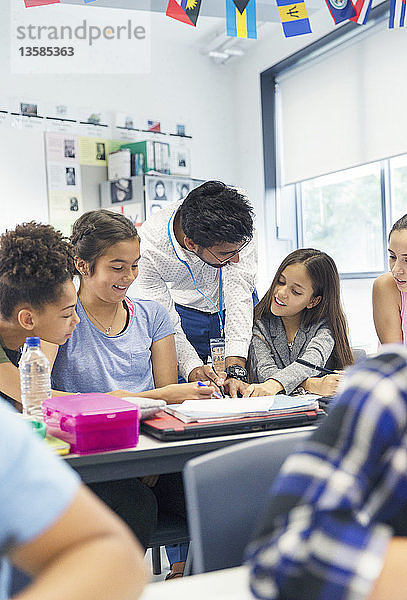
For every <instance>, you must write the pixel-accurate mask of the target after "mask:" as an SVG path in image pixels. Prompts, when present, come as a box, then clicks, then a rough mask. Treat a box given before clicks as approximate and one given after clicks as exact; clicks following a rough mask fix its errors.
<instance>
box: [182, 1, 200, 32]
mask: <svg viewBox="0 0 407 600" xmlns="http://www.w3.org/2000/svg"><path fill="white" fill-rule="evenodd" d="M181 8H182V9H183V10H184V11H185V14H186V15H187V17H189V19H190V21H191V23H192V25H195V26H196V22H197V20H198V16H199V11H200V9H201V0H181Z"/></svg>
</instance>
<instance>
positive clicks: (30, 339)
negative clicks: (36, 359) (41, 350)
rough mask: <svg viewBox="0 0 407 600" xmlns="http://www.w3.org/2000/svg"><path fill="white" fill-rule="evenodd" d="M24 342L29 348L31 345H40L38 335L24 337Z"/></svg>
mask: <svg viewBox="0 0 407 600" xmlns="http://www.w3.org/2000/svg"><path fill="white" fill-rule="evenodd" d="M25 343H26V344H27V346H28V347H29V348H31V347H33V346H38V347H39V346H40V338H39V337H26V338H25Z"/></svg>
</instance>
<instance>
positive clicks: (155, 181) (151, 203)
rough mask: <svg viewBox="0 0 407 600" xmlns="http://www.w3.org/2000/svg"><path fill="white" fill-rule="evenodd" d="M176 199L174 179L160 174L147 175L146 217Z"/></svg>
mask: <svg viewBox="0 0 407 600" xmlns="http://www.w3.org/2000/svg"><path fill="white" fill-rule="evenodd" d="M175 199H176V198H175V197H174V181H173V180H172V179H169V178H167V177H160V176H159V175H157V176H154V175H151V176H149V177H146V218H147V217H148V216H149V215H151V214H153V213H155V212H157V211H158V210H160V209H161V208H164V206H166V205H167V204H168V203H169V202H173V200H175Z"/></svg>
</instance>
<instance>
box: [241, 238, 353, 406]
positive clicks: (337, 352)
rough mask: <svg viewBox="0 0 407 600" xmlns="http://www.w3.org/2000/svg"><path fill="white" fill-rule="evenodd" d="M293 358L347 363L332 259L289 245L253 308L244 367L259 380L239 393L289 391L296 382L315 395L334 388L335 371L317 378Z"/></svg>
mask: <svg viewBox="0 0 407 600" xmlns="http://www.w3.org/2000/svg"><path fill="white" fill-rule="evenodd" d="M297 358H302V359H303V360H306V361H308V362H309V363H311V364H314V365H317V366H319V367H325V366H327V367H328V368H330V369H332V370H337V369H339V370H340V369H343V368H344V367H346V366H348V365H350V364H352V363H353V357H352V351H351V349H350V346H349V341H348V335H347V324H346V318H345V315H344V313H343V310H342V307H341V301H340V285H339V275H338V271H337V268H336V265H335V262H334V261H333V260H332V258H331V257H330V256H328V254H325V252H321V251H320V250H314V249H313V248H300V249H298V250H294V252H291V254H289V255H288V256H287V257H286V258H285V259H284V260H283V262H282V263H281V265H280V266H279V268H278V269H277V273H276V275H275V277H274V279H273V282H272V284H271V286H270V288H269V290H268V292H267V293H266V294H265V296H264V297H263V298H262V299H261V300H260V302H259V303H258V304H257V306H256V307H255V310H254V327H253V338H252V341H251V344H250V350H249V371H250V378H251V381H252V382H259V383H253V384H252V385H250V386H249V387H248V389H247V390H246V392H245V395H246V396H262V395H268V394H271V395H272V394H278V393H279V392H281V391H284V392H285V393H286V394H291V393H292V392H293V391H294V390H295V389H296V388H298V387H299V386H301V387H302V388H303V389H304V390H306V391H308V392H312V393H315V394H319V395H321V396H329V395H331V394H333V393H334V392H335V390H336V387H337V385H338V382H339V379H340V374H339V373H335V374H332V375H331V374H329V375H325V376H324V377H317V376H316V375H318V371H316V370H314V369H311V368H310V367H306V366H303V365H301V364H299V363H297V362H296V359H297Z"/></svg>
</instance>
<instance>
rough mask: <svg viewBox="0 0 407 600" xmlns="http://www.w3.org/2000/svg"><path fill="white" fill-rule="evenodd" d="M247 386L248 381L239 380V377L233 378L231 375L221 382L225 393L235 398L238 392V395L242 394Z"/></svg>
mask: <svg viewBox="0 0 407 600" xmlns="http://www.w3.org/2000/svg"><path fill="white" fill-rule="evenodd" d="M248 387H249V384H248V383H245V382H244V381H240V379H234V378H233V377H229V378H228V379H226V381H225V383H224V384H223V389H224V390H225V393H226V394H228V395H229V396H230V397H231V398H237V397H238V393H239V394H240V396H244V395H245V392H246V389H247V388H248Z"/></svg>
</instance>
